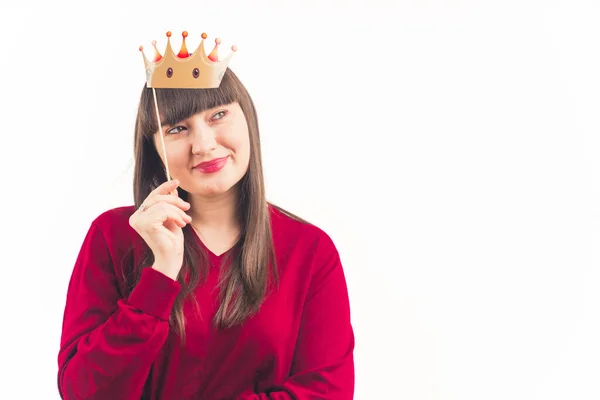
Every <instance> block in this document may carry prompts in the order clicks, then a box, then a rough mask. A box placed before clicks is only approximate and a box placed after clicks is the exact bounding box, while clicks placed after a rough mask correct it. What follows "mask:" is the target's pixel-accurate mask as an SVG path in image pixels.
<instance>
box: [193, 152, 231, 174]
mask: <svg viewBox="0 0 600 400" xmlns="http://www.w3.org/2000/svg"><path fill="white" fill-rule="evenodd" d="M228 158H229V156H226V157H221V158H215V159H214V160H210V161H205V162H203V163H200V164H198V165H196V166H195V167H194V169H196V170H199V171H201V172H204V173H211V172H217V171H219V170H220V169H221V168H223V167H224V166H225V163H226V162H227V159H228Z"/></svg>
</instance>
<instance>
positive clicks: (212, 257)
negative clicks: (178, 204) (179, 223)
mask: <svg viewBox="0 0 600 400" xmlns="http://www.w3.org/2000/svg"><path fill="white" fill-rule="evenodd" d="M190 229H191V230H192V233H193V234H194V237H195V238H196V240H197V241H198V243H200V246H201V247H202V248H203V249H204V250H205V251H206V254H208V257H209V258H210V261H211V262H212V263H213V264H215V265H219V264H220V262H221V260H223V258H225V256H227V255H228V254H229V253H230V252H231V251H232V250H233V249H234V248H235V246H236V245H237V242H235V243H234V244H233V246H231V247H230V248H229V249H228V250H226V251H224V252H223V253H221V254H219V255H217V254H215V253H214V252H213V251H212V250H211V249H209V248H208V247H206V244H204V242H203V241H202V239H201V238H200V236H199V235H198V232H196V230H195V229H194V227H193V226H191V225H190Z"/></svg>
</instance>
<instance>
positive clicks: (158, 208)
mask: <svg viewBox="0 0 600 400" xmlns="http://www.w3.org/2000/svg"><path fill="white" fill-rule="evenodd" d="M147 212H148V216H147V219H148V221H149V222H150V223H151V224H153V223H157V222H158V223H164V222H166V221H167V220H171V221H181V223H182V224H183V226H185V225H187V224H189V223H190V222H192V217H190V216H189V215H187V214H186V213H185V211H183V210H182V209H181V208H179V207H177V206H174V205H173V204H169V203H166V202H158V203H156V204H155V205H154V207H152V208H151V209H149V210H148V211H147Z"/></svg>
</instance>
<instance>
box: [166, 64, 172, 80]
mask: <svg viewBox="0 0 600 400" xmlns="http://www.w3.org/2000/svg"><path fill="white" fill-rule="evenodd" d="M172 76H173V68H171V67H169V69H167V78H170V77H172Z"/></svg>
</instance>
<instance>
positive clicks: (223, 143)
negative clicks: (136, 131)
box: [154, 102, 250, 197]
mask: <svg viewBox="0 0 600 400" xmlns="http://www.w3.org/2000/svg"><path fill="white" fill-rule="evenodd" d="M162 133H163V137H164V142H165V147H166V149H167V160H168V166H169V172H170V174H171V176H172V177H173V178H174V179H178V180H179V182H180V186H181V188H182V189H184V190H185V191H186V192H188V193H190V194H191V195H194V196H200V197H211V196H215V195H220V194H223V193H226V192H227V191H228V190H229V189H231V188H232V187H233V186H234V185H235V184H236V183H238V182H239V181H240V180H241V179H242V177H243V176H244V174H245V173H246V171H247V170H248V163H249V160H250V135H249V132H248V124H247V123H246V118H245V117H244V113H243V111H242V109H241V107H240V105H239V104H238V103H237V102H235V103H231V104H228V105H224V106H219V107H215V108H212V109H210V110H206V111H203V112H201V113H198V114H195V115H193V116H191V117H190V118H188V119H186V120H183V121H179V122H178V123H176V124H175V125H166V126H163V127H162ZM154 144H155V146H156V149H157V152H158V154H159V155H160V157H161V159H162V160H163V163H164V162H165V160H164V155H163V150H162V144H161V140H160V136H158V133H157V134H156V135H154Z"/></svg>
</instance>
